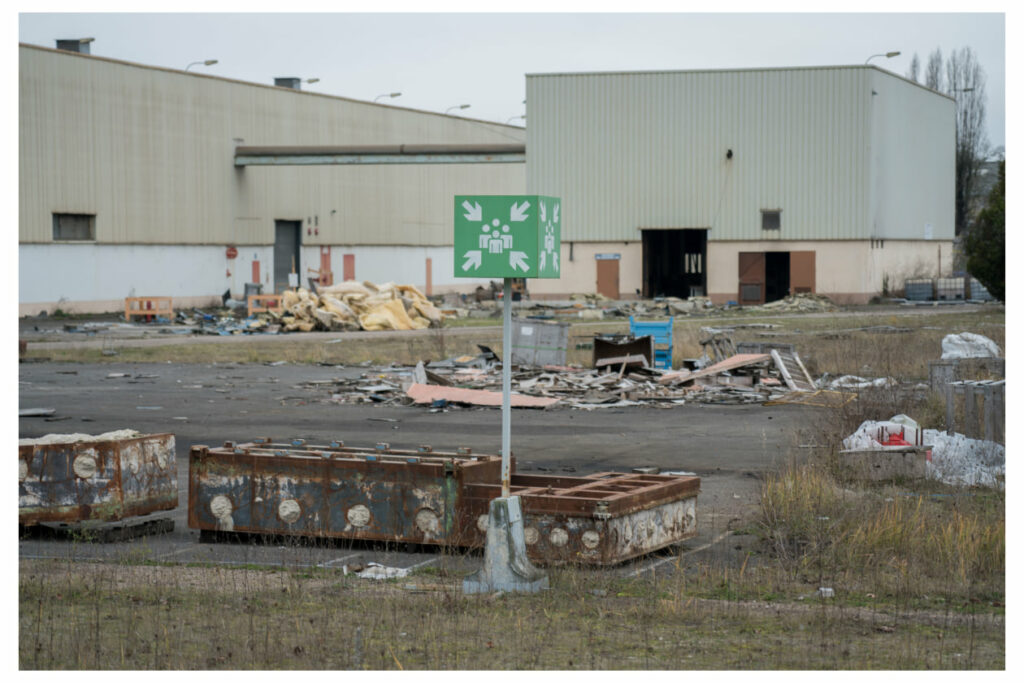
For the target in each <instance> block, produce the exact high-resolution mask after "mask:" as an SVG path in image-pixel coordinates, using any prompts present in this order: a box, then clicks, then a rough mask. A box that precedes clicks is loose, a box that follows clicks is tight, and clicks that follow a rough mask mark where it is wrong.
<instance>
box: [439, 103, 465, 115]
mask: <svg viewBox="0 0 1024 683" xmlns="http://www.w3.org/2000/svg"><path fill="white" fill-rule="evenodd" d="M452 109H469V105H468V104H456V105H455V106H454V107H448V108H447V109H445V110H444V113H445V114H447V113H448V112H450V111H451V110H452Z"/></svg>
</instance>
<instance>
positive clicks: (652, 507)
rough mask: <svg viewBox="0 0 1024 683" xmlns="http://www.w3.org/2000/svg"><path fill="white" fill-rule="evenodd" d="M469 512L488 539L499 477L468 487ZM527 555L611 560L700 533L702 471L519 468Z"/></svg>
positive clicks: (479, 540)
mask: <svg viewBox="0 0 1024 683" xmlns="http://www.w3.org/2000/svg"><path fill="white" fill-rule="evenodd" d="M466 488H467V496H466V506H465V508H464V510H465V514H467V515H469V516H470V517H472V524H470V523H464V526H465V527H467V528H472V529H473V530H474V531H475V532H476V533H475V535H474V537H468V538H467V539H466V540H467V541H468V542H469V544H471V545H483V544H484V541H485V538H486V533H487V519H488V515H487V510H488V506H489V504H490V501H491V499H493V498H495V497H497V496H499V495H501V487H500V486H499V485H496V484H471V485H468V486H467V487H466ZM511 493H512V495H513V496H519V497H520V500H521V502H522V507H523V524H524V526H525V530H524V531H525V535H526V554H527V557H529V559H530V560H532V561H533V562H535V563H537V564H548V565H550V564H576V563H578V564H587V565H613V564H618V563H620V562H623V561H625V560H628V559H631V558H634V557H639V556H641V555H646V554H647V553H651V552H654V551H656V550H660V549H662V548H665V547H667V546H670V545H674V544H676V543H679V542H681V541H684V540H686V539H688V538H693V537H694V536H696V535H697V494H698V493H700V477H696V476H677V475H661V474H624V473H621V472H600V473H598V474H591V475H588V476H584V477H558V476H546V475H528V474H513V475H512V486H511Z"/></svg>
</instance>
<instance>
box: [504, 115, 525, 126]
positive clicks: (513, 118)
mask: <svg viewBox="0 0 1024 683" xmlns="http://www.w3.org/2000/svg"><path fill="white" fill-rule="evenodd" d="M516 119H522V120H523V121H525V120H526V114H523V115H522V116H513V117H512V118H510V119H509V120H508V121H506V122H505V125H508V124H510V123H512V122H513V121H515V120H516Z"/></svg>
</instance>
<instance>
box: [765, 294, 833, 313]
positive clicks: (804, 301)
mask: <svg viewBox="0 0 1024 683" xmlns="http://www.w3.org/2000/svg"><path fill="white" fill-rule="evenodd" d="M751 308H754V309H756V310H765V311H801V312H828V311H836V310H839V309H838V308H837V307H836V305H835V304H834V303H832V300H831V299H829V298H828V297H827V296H822V295H820V294H809V293H801V294H793V295H792V296H787V297H785V298H783V299H779V300H778V301H772V302H771V303H767V304H761V305H760V306H753V307H751Z"/></svg>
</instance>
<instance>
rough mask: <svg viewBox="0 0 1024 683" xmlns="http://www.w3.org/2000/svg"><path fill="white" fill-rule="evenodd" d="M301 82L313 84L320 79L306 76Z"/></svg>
mask: <svg viewBox="0 0 1024 683" xmlns="http://www.w3.org/2000/svg"><path fill="white" fill-rule="evenodd" d="M302 82H303V83H310V84H313V83H319V82H320V79H319V78H307V79H306V80H304V81H302Z"/></svg>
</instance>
